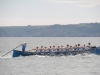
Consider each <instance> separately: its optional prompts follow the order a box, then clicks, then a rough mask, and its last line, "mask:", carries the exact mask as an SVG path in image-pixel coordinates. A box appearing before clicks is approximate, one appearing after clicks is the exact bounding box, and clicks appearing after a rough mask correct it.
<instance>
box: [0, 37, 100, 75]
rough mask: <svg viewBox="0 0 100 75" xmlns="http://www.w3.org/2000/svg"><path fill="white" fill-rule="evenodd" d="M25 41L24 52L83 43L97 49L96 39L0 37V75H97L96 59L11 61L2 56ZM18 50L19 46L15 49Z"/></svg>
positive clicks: (87, 56)
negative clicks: (41, 47) (37, 47)
mask: <svg viewBox="0 0 100 75" xmlns="http://www.w3.org/2000/svg"><path fill="white" fill-rule="evenodd" d="M23 42H26V43H27V48H26V50H31V49H33V48H35V47H36V46H39V47H40V46H47V47H49V46H52V45H55V46H56V47H57V46H58V45H64V46H66V45H67V44H69V45H72V46H74V45H75V44H78V43H79V44H81V45H83V44H86V45H87V43H88V42H91V44H92V45H93V46H100V37H0V75H100V56H99V55H94V54H84V55H80V54H79V55H76V56H71V55H70V56H61V57H56V56H53V57H50V56H38V55H35V56H27V57H22V56H21V57H17V58H12V57H11V55H12V52H11V53H9V54H7V55H6V56H4V57H1V56H2V55H3V54H5V53H7V52H8V51H10V50H12V49H14V48H16V47H17V46H19V45H20V44H21V43H23ZM17 49H18V50H21V47H19V48H17Z"/></svg>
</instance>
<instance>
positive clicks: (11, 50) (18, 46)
mask: <svg viewBox="0 0 100 75" xmlns="http://www.w3.org/2000/svg"><path fill="white" fill-rule="evenodd" d="M21 45H22V44H21ZM21 45H19V46H17V47H16V48H18V47H20V46H21ZM16 48H14V49H16ZM14 49H13V50H14ZM13 50H11V51H13ZM11 51H9V52H7V53H6V54H4V55H2V57H3V56H5V55H7V54H8V53H10V52H11Z"/></svg>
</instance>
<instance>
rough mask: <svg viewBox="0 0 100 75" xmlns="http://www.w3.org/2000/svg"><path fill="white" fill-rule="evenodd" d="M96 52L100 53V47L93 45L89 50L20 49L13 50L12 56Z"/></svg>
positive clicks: (65, 54)
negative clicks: (23, 50)
mask: <svg viewBox="0 0 100 75" xmlns="http://www.w3.org/2000/svg"><path fill="white" fill-rule="evenodd" d="M83 53H88V54H91V53H92V54H96V55H100V47H95V46H94V47H91V48H90V49H88V50H81V51H68V50H66V51H42V52H41V51H26V52H22V51H19V50H15V49H14V50H13V55H12V57H19V56H31V55H46V56H67V55H77V54H83Z"/></svg>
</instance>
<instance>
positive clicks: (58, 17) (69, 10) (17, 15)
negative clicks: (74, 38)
mask: <svg viewBox="0 0 100 75" xmlns="http://www.w3.org/2000/svg"><path fill="white" fill-rule="evenodd" d="M94 22H100V0H0V26H27V25H53V24H61V25H62V24H63V25H66V24H78V23H94Z"/></svg>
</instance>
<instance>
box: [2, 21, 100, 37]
mask: <svg viewBox="0 0 100 75" xmlns="http://www.w3.org/2000/svg"><path fill="white" fill-rule="evenodd" d="M0 37H100V23H81V24H68V25H59V24H55V25H49V26H48V25H47V26H8V27H0Z"/></svg>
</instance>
